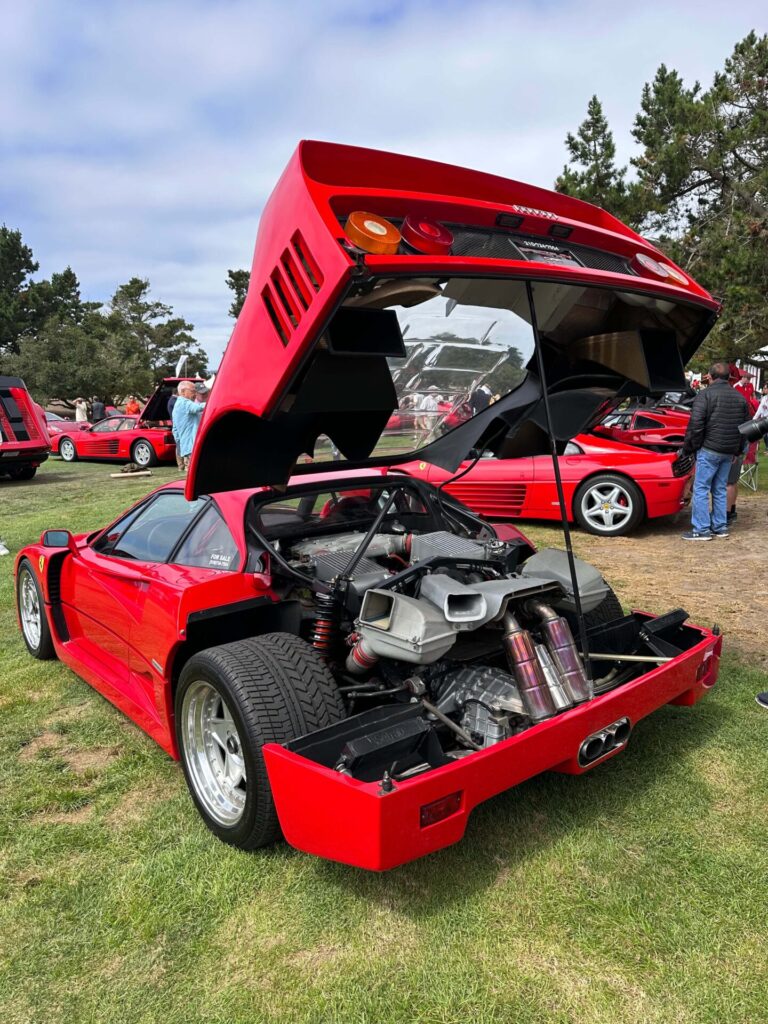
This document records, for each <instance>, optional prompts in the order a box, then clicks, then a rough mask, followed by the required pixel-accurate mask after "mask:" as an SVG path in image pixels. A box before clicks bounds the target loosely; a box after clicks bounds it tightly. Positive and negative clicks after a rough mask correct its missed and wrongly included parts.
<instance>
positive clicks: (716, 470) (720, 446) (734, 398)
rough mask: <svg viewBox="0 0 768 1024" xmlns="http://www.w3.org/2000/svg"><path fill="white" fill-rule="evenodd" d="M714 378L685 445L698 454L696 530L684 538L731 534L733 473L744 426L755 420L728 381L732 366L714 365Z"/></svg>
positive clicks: (696, 405) (696, 406)
mask: <svg viewBox="0 0 768 1024" xmlns="http://www.w3.org/2000/svg"><path fill="white" fill-rule="evenodd" d="M709 376H710V379H711V381H712V383H711V384H710V385H709V387H708V388H707V389H706V390H704V391H700V392H699V393H698V394H697V395H696V398H695V399H694V402H693V407H692V408H691V418H690V421H689V423H688V429H687V431H686V433H685V440H684V441H683V448H682V454H683V455H694V454H695V455H696V474H695V476H694V479H693V499H692V502H691V529H690V530H689V531H688V533H684V534H683V540H712V539H713V538H714V537H727V536H728V526H727V518H726V517H727V503H726V492H727V487H728V474H729V472H730V469H731V465H732V464H733V462H734V459H736V458H738V456H739V455H740V454H741V452H742V451H743V449H744V438H743V437H742V435H741V434H740V433H739V425H740V424H742V423H744V421H745V420H748V419H751V418H752V413H751V411H750V408H749V405H748V404H747V400H746V398H745V397H744V396H743V395H742V394H740V393H739V392H738V391H736V390H734V388H732V387H731V386H730V384H729V383H728V376H729V368H728V363H723V362H718V363H713V364H712V366H711V367H710V369H709ZM710 496H711V498H712V508H711V511H710Z"/></svg>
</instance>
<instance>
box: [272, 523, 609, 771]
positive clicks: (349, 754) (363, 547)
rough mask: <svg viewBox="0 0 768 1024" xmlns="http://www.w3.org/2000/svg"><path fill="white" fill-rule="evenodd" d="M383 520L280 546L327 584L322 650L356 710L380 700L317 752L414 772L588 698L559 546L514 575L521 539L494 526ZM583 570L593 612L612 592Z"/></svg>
mask: <svg viewBox="0 0 768 1024" xmlns="http://www.w3.org/2000/svg"><path fill="white" fill-rule="evenodd" d="M388 530H389V532H374V533H373V534H372V535H371V536H367V534H366V533H365V532H363V531H358V530H352V531H348V532H342V533H335V534H334V533H328V534H327V535H325V536H314V537H305V538H302V539H298V540H295V541H293V542H290V541H284V542H283V544H282V549H283V552H284V554H285V555H286V556H287V558H288V564H289V565H291V566H293V567H295V569H296V570H297V571H298V572H301V573H302V574H305V576H306V577H307V578H310V579H314V580H316V581H317V584H316V586H318V587H320V586H321V585H322V589H321V591H320V593H316V596H315V601H316V602H317V604H318V606H319V610H318V612H317V614H318V616H319V617H321V618H323V619H329V616H330V615H331V614H332V615H333V621H334V636H333V638H332V641H333V642H329V635H328V632H327V631H326V632H324V633H323V634H322V636H323V650H324V653H325V654H326V656H327V657H328V659H329V661H330V662H331V663H332V664H333V665H334V666H335V674H336V675H337V676H341V677H342V681H343V682H345V684H346V685H344V686H343V692H344V693H345V695H346V697H347V698H348V700H349V701H350V702H351V703H352V705H353V708H352V709H353V710H355V705H357V706H358V707H359V705H360V704H361V703H363V702H366V703H370V702H376V703H378V704H381V705H382V706H381V707H375V708H374V707H372V709H371V710H370V711H364V712H362V713H361V714H360V713H358V714H357V715H352V716H351V717H350V718H349V719H347V720H346V721H345V723H343V724H341V725H339V726H333V727H331V728H330V729H329V730H322V731H321V733H319V734H316V735H315V738H316V739H319V740H320V745H321V747H322V749H323V754H322V758H321V759H322V760H324V761H327V762H328V764H329V765H330V766H333V767H336V768H337V769H338V770H339V771H343V772H345V773H346V774H351V775H353V776H355V777H358V778H361V779H366V780H370V779H372V778H380V777H382V776H383V775H384V773H387V774H389V775H390V777H391V776H394V775H396V774H398V775H401V776H402V775H403V774H408V775H410V774H418V773H419V772H423V771H427V770H429V768H430V767H434V766H436V765H437V764H439V763H447V762H449V761H450V760H452V759H456V758H460V757H463V756H464V755H465V754H467V753H469V752H471V751H473V750H479V749H483V748H485V747H488V746H490V745H492V744H494V743H498V742H500V741H502V740H505V739H508V738H509V737H511V736H513V735H515V734H517V733H519V732H522V731H524V730H525V729H528V728H530V727H531V726H532V725H535V724H536V723H538V722H541V721H544V720H545V719H547V718H551V717H552V716H554V715H557V714H560V713H561V712H563V711H566V710H568V709H569V708H572V707H574V706H576V705H577V704H581V703H583V702H585V701H588V700H590V699H591V698H592V697H593V695H594V694H593V689H592V683H591V682H590V680H589V678H588V675H587V672H586V670H585V666H584V663H583V661H582V658H581V655H580V654H579V651H578V649H577V646H576V643H575V642H574V638H573V635H572V631H571V625H570V623H569V621H568V616H569V615H572V613H573V612H574V609H575V600H574V594H573V585H572V582H571V575H570V572H569V568H568V564H567V559H566V555H565V553H564V552H562V551H555V550H552V551H544V552H540V553H538V554H536V555H533V556H532V557H529V558H528V559H527V560H526V561H525V562H524V564H523V565H522V566H521V567H520V569H519V571H512V570H510V566H511V565H514V564H515V561H516V553H515V545H514V544H509V543H505V542H503V541H500V540H498V539H497V538H496V537H493V536H491V535H485V536H477V537H471V536H469V537H464V536H459V535H457V534H456V533H450V532H447V531H432V532H429V531H426V532H419V531H417V530H413V529H411V530H406V529H405V528H403V527H402V525H401V524H400V523H399V522H397V521H395V522H391V523H390V524H389V526H388ZM576 579H577V583H578V587H579V592H580V598H581V604H582V608H583V610H584V611H585V612H590V611H592V610H593V609H595V608H596V607H597V606H598V605H599V604H600V603H601V602H602V601H603V600H604V599H605V597H606V595H607V594H608V593H609V588H608V586H607V584H606V583H605V582H604V580H603V579H602V577H601V576H600V574H599V573H598V572H597V570H595V569H594V568H592V567H591V566H589V565H586V564H585V563H583V562H580V561H579V560H578V559H577V560H576ZM344 677H346V678H344ZM406 710H407V711H408V713H407V716H406V720H407V723H408V724H407V725H405V724H404V721H406V720H404V719H403V714H404V712H405V711H406ZM371 716H373V718H371ZM369 719H371V720H370V721H369ZM358 726H359V727H360V728H361V730H362V731H361V733H360V734H359V735H352V733H353V732H354V731H355V729H356V727H358ZM324 733H327V734H328V735H327V737H326V739H327V747H326V746H325V745H324V744H325V740H324ZM427 737H428V738H429V739H427Z"/></svg>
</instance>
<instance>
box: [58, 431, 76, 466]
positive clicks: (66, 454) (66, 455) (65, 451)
mask: <svg viewBox="0 0 768 1024" xmlns="http://www.w3.org/2000/svg"><path fill="white" fill-rule="evenodd" d="M59 457H60V458H61V459H63V461H64V462H77V448H75V442H74V441H73V440H72V438H71V437H62V438H61V440H60V441H59Z"/></svg>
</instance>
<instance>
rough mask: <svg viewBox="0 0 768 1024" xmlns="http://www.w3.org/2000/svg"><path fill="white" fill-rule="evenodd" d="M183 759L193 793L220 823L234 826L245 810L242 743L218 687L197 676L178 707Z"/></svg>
mask: <svg viewBox="0 0 768 1024" xmlns="http://www.w3.org/2000/svg"><path fill="white" fill-rule="evenodd" d="M181 726H182V727H181V740H182V748H183V751H182V752H183V755H184V761H185V763H186V765H187V769H188V771H189V777H190V780H191V783H192V786H193V787H194V790H195V795H196V796H197V798H198V800H199V801H200V803H201V804H203V806H204V807H205V810H206V811H207V812H208V814H209V815H210V816H211V817H212V818H213V819H214V821H216V822H217V823H218V824H219V825H224V826H230V827H231V826H233V825H236V824H237V823H238V821H239V820H240V818H241V817H242V816H243V812H244V810H245V797H246V774H245V759H244V757H243V747H242V743H241V742H240V735H239V733H238V731H237V726H236V725H235V722H234V719H233V718H232V712H231V711H230V710H229V708H228V707H227V704H226V701H225V700H224V698H223V697H222V696H221V694H220V693H219V691H218V690H217V689H216V688H215V687H214V686H213V685H212V684H211V683H206V682H203V681H202V680H198V681H196V682H194V683H192V684H191V685H190V687H189V688H188V689H187V692H186V693H185V694H184V701H183V703H182V707H181Z"/></svg>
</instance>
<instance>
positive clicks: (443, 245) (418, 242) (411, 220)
mask: <svg viewBox="0 0 768 1024" xmlns="http://www.w3.org/2000/svg"><path fill="white" fill-rule="evenodd" d="M401 231H402V235H403V241H404V242H406V243H407V244H408V245H410V247H411V248H412V249H415V250H416V252H421V253H424V254H426V255H429V256H447V255H448V254H449V253H450V251H451V246H452V245H453V235H452V234H451V232H450V231H449V230H448V228H444V227H443V225H442V224H438V223H436V221H433V220H426V219H425V218H424V217H414V216H411V215H409V216H408V217H406V218H405V220H404V221H403V226H402V228H401Z"/></svg>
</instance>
